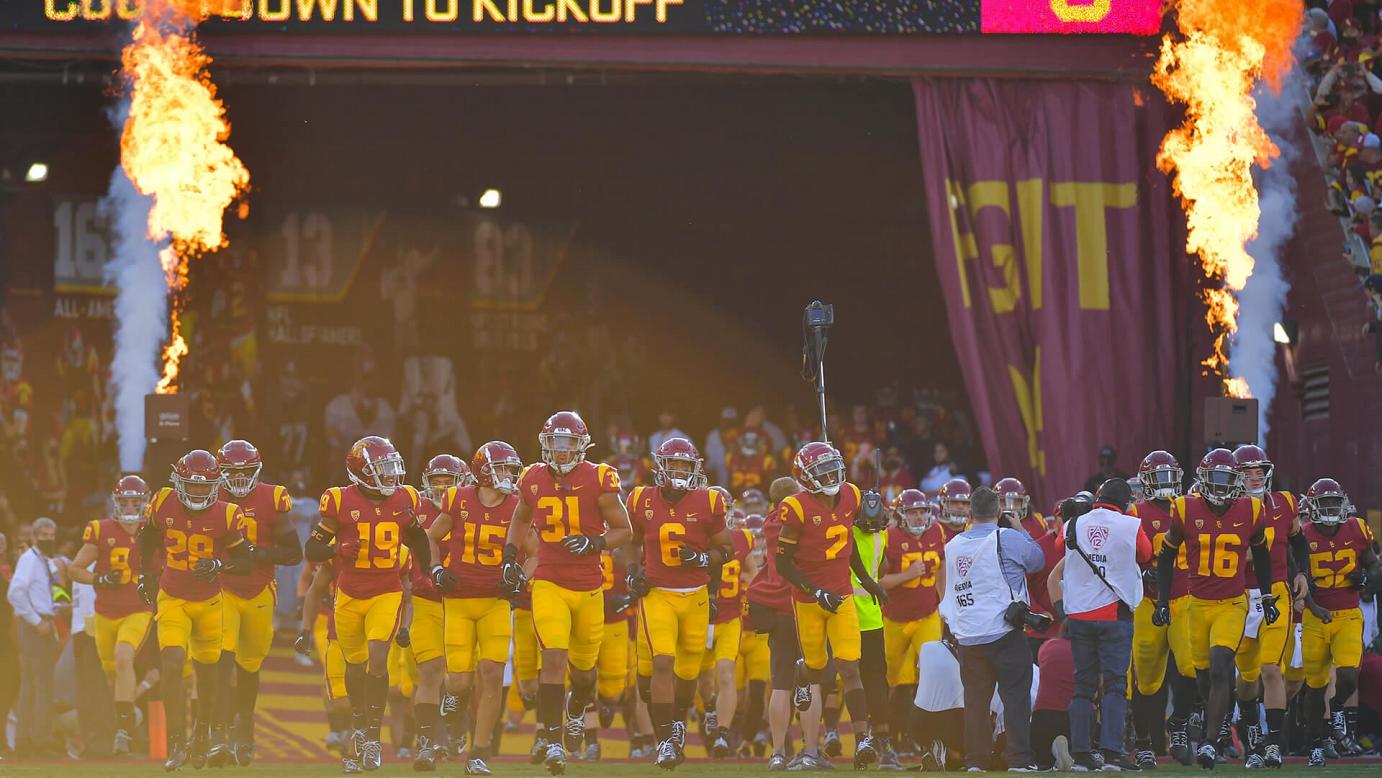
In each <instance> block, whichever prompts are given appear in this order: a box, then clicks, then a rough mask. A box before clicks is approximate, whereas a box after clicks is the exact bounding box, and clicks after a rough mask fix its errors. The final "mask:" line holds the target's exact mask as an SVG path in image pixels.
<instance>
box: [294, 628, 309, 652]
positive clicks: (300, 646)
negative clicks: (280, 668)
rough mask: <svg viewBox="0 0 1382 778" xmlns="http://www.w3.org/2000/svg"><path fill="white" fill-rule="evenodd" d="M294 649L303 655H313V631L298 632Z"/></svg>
mask: <svg viewBox="0 0 1382 778" xmlns="http://www.w3.org/2000/svg"><path fill="white" fill-rule="evenodd" d="M293 650H294V651H296V652H298V653H299V654H302V655H303V656H311V655H312V633H311V632H309V631H308V630H303V631H301V632H299V633H298V636H297V640H294V641H293Z"/></svg>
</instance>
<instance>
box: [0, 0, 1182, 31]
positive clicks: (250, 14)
mask: <svg viewBox="0 0 1382 778" xmlns="http://www.w3.org/2000/svg"><path fill="white" fill-rule="evenodd" d="M183 1H184V2H187V1H188V0H183ZM190 1H191V2H196V0H190ZM142 6H143V0H3V3H0V33H4V32H23V33H41V32H68V33H70V32H77V31H87V30H91V29H93V28H96V27H99V26H104V25H110V24H128V23H130V22H132V21H133V20H135V19H137V18H138V17H139V15H140V14H141V13H142ZM203 8H205V9H207V13H208V19H207V21H206V22H204V23H203V27H204V28H205V29H206V30H207V31H214V32H215V33H218V34H219V33H222V32H224V33H227V34H235V33H237V32H245V33H249V32H253V33H261V34H262V33H266V32H313V33H330V32H343V33H346V32H348V33H362V32H371V31H380V32H390V33H398V32H410V33H411V32H416V33H421V34H427V33H432V34H437V33H448V32H452V33H456V32H464V33H540V32H548V31H550V32H561V33H600V34H607V33H619V32H624V33H643V34H647V33H653V34H656V33H664V34H680V35H698V34H709V35H715V34H723V35H763V34H769V35H778V34H781V35H793V34H799V35H832V34H834V35H908V34H956V35H965V34H980V33H1000V34H1001V33H1026V34H1033V33H1057V34H1124V35H1155V34H1156V33H1157V32H1159V30H1160V26H1161V16H1162V5H1161V2H1160V0H203Z"/></svg>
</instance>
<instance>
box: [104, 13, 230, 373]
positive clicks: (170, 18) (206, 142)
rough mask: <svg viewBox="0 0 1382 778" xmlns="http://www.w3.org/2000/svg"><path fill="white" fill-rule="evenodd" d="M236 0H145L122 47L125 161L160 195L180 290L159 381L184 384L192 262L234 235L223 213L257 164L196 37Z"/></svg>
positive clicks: (167, 253)
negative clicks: (235, 145) (240, 139)
mask: <svg viewBox="0 0 1382 778" xmlns="http://www.w3.org/2000/svg"><path fill="white" fill-rule="evenodd" d="M238 5H239V4H238V3H237V2H236V0H213V1H212V2H204V1H203V0H145V3H144V9H143V14H142V16H141V17H140V21H139V23H138V24H137V25H135V28H134V32H133V35H132V41H131V43H130V44H129V45H128V46H126V47H125V50H124V52H123V54H122V56H121V62H122V75H123V77H124V79H125V83H126V86H127V89H128V93H129V98H130V111H129V118H127V119H126V120H125V128H124V132H123V133H122V134H121V137H120V161H121V164H122V165H123V166H124V168H125V172H126V174H128V175H129V177H130V180H131V181H132V182H133V183H134V185H135V188H136V189H138V190H139V191H140V192H141V193H143V194H146V195H151V196H152V197H153V205H152V207H151V208H150V210H149V238H150V239H151V240H153V241H158V242H161V241H164V240H169V241H170V243H169V245H168V246H167V247H165V248H164V249H163V250H162V251H161V252H160V254H159V261H160V262H161V264H162V266H163V271H164V274H165V275H166V278H167V285H168V290H169V292H170V294H171V297H172V299H171V301H170V306H169V307H170V313H169V340H168V345H167V346H166V347H165V348H164V350H163V377H162V379H161V380H160V381H159V383H158V387H157V389H156V390H155V391H157V392H158V393H160V394H167V393H173V392H176V391H177V379H178V364H179V362H180V360H181V359H182V357H183V356H185V355H186V354H187V352H188V347H187V344H186V342H185V341H184V340H183V338H182V335H181V334H180V333H181V323H180V317H181V313H182V309H183V306H184V305H185V300H184V298H183V295H182V291H183V289H184V288H186V286H187V279H188V262H189V261H190V260H191V259H192V258H195V257H198V256H200V255H202V254H204V253H206V252H208V251H216V250H217V249H220V248H223V247H224V246H225V245H226V237H225V234H224V232H222V216H223V214H224V213H225V210H226V208H227V207H229V206H230V205H231V203H233V202H234V201H235V200H236V199H238V198H239V197H241V196H242V195H243V194H244V193H245V192H246V191H247V190H248V188H249V171H248V170H246V169H245V166H244V164H243V163H241V162H240V160H239V159H238V158H236V156H235V152H234V151H232V150H231V148H230V146H229V145H227V143H226V140H227V139H228V138H229V137H230V123H229V122H228V121H227V120H226V117H225V106H224V105H222V103H221V101H220V100H219V99H217V97H216V87H215V85H214V84H212V83H211V76H210V73H209V72H208V70H207V67H208V65H210V63H211V57H210V56H208V55H207V54H206V53H205V52H204V51H203V50H202V48H201V46H200V45H199V44H198V43H197V42H196V41H195V40H193V38H192V35H191V32H192V29H193V28H194V27H195V26H196V25H197V24H198V23H199V22H201V21H202V20H204V19H205V18H206V17H207V15H208V14H210V13H220V12H222V11H225V10H228V9H232V7H238Z"/></svg>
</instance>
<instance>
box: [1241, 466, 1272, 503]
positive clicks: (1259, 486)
mask: <svg viewBox="0 0 1382 778" xmlns="http://www.w3.org/2000/svg"><path fill="white" fill-rule="evenodd" d="M1238 476H1239V479H1240V480H1241V482H1242V487H1243V493H1244V494H1247V495H1250V496H1252V497H1261V496H1262V495H1264V494H1266V493H1267V490H1268V489H1270V488H1271V483H1272V469H1271V468H1270V467H1263V466H1261V465H1254V466H1252V467H1244V468H1242V469H1241V470H1239V471H1238Z"/></svg>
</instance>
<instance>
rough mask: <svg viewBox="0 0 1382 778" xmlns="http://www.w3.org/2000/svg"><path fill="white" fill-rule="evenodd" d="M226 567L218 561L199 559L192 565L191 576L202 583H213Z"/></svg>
mask: <svg viewBox="0 0 1382 778" xmlns="http://www.w3.org/2000/svg"><path fill="white" fill-rule="evenodd" d="M225 567H226V563H225V562H222V561H221V560H219V559H214V558H213V559H199V560H197V563H196V564H195V565H192V575H195V576H196V577H198V578H200V579H201V580H203V581H214V580H216V577H217V576H219V575H220V574H221V571H222V570H224V569H225Z"/></svg>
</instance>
